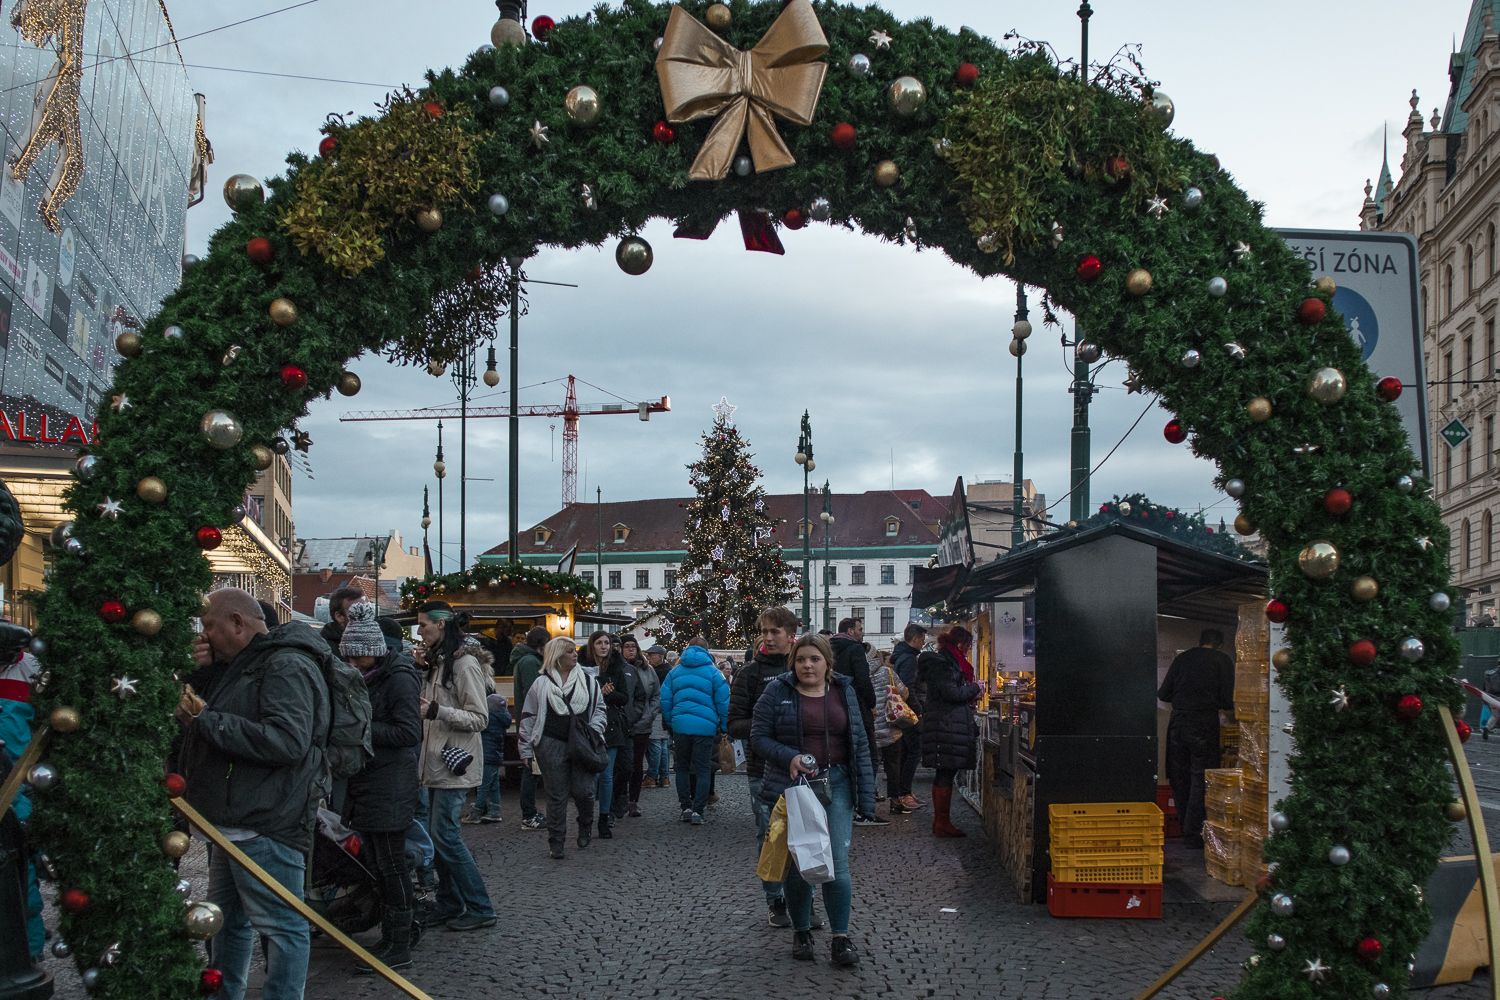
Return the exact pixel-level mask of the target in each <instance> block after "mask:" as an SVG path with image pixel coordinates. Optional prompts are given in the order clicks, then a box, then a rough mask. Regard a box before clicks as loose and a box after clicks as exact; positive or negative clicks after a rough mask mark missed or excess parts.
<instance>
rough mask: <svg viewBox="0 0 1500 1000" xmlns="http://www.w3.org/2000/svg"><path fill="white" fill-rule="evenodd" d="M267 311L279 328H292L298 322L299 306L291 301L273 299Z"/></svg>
mask: <svg viewBox="0 0 1500 1000" xmlns="http://www.w3.org/2000/svg"><path fill="white" fill-rule="evenodd" d="M266 311H267V312H268V313H270V315H271V322H272V323H275V324H276V325H277V326H291V325H292V324H293V323H295V322H297V306H296V303H294V302H293V301H292V300H291V299H273V300H272V301H271V307H270V308H269V309H267V310H266Z"/></svg>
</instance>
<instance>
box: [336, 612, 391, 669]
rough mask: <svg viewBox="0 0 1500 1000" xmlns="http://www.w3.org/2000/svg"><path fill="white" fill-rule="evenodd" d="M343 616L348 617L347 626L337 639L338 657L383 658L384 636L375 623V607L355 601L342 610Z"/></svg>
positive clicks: (384, 649)
mask: <svg viewBox="0 0 1500 1000" xmlns="http://www.w3.org/2000/svg"><path fill="white" fill-rule="evenodd" d="M344 614H346V615H347V616H348V617H349V624H347V625H345V626H344V635H343V637H342V638H341V639H339V655H340V656H343V657H350V656H384V655H385V654H386V651H387V647H386V644H385V635H384V634H383V633H382V632H381V631H380V625H379V624H378V623H376V621H375V605H373V604H371V603H369V602H368V601H356V602H355V603H354V604H351V605H349V607H348V608H346V609H344Z"/></svg>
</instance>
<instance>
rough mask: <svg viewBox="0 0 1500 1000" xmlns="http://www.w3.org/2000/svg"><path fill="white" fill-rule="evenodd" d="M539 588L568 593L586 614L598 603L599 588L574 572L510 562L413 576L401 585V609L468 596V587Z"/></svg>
mask: <svg viewBox="0 0 1500 1000" xmlns="http://www.w3.org/2000/svg"><path fill="white" fill-rule="evenodd" d="M512 585H515V586H528V587H537V588H539V589H541V590H543V591H555V592H556V593H559V594H567V595H568V596H570V597H572V598H574V599H575V600H577V601H578V604H579V610H580V611H587V610H589V609H590V608H592V607H593V606H594V605H596V604H598V603H599V589H598V588H597V587H595V586H594V585H593V584H592V583H589V582H588V581H587V580H585V579H584V578H583V577H581V576H574V575H573V574H572V573H554V572H552V571H551V570H545V569H538V568H536V567H535V566H518V565H512V564H511V563H480V564H479V565H477V566H475V567H474V568H473V569H471V570H465V571H464V572H462V573H429V574H428V575H427V576H424V577H422V578H421V579H417V578H416V577H412V578H411V579H409V580H405V581H403V582H402V584H401V606H402V607H403V608H415V607H419V606H420V605H422V604H423V603H425V602H427V601H439V600H444V599H447V598H450V597H452V596H453V595H460V594H465V593H469V592H470V590H469V588H470V587H472V588H474V590H479V589H480V588H482V587H505V586H512Z"/></svg>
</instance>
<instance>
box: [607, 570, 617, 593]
mask: <svg viewBox="0 0 1500 1000" xmlns="http://www.w3.org/2000/svg"><path fill="white" fill-rule="evenodd" d="M609 589H610V590H619V589H620V571H619V570H617V569H612V570H610V571H609Z"/></svg>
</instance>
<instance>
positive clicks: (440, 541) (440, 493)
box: [437, 420, 444, 573]
mask: <svg viewBox="0 0 1500 1000" xmlns="http://www.w3.org/2000/svg"><path fill="white" fill-rule="evenodd" d="M437 460H438V461H439V462H441V461H442V460H443V422H442V421H441V420H439V421H438V452H437ZM443 478H444V477H443V476H438V572H439V573H441V572H442V571H443Z"/></svg>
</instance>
